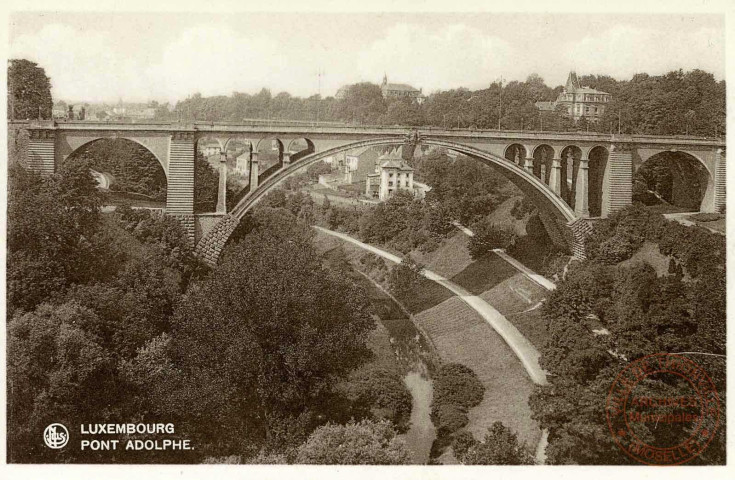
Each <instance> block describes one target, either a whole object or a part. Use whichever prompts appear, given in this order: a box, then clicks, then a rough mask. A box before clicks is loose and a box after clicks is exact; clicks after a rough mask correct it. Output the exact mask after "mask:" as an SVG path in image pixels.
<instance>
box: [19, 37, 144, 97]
mask: <svg viewBox="0 0 735 480" xmlns="http://www.w3.org/2000/svg"><path fill="white" fill-rule="evenodd" d="M111 40H112V39H110V38H109V37H108V36H107V35H105V34H103V33H99V32H91V31H81V30H77V29H74V28H72V27H69V26H66V25H62V24H49V25H46V26H44V27H43V28H42V29H40V30H39V31H38V32H37V33H36V34H33V35H20V36H18V37H17V38H16V39H15V40H14V41H13V43H12V46H11V56H12V57H14V58H26V59H28V60H32V61H34V62H37V63H38V64H39V65H41V66H42V67H43V68H44V69H45V70H46V74H47V75H48V76H49V77H51V84H52V86H53V90H52V94H53V95H54V97H55V98H69V99H75V100H80V99H89V100H99V99H110V98H115V97H116V96H119V95H123V94H124V93H125V92H130V91H138V90H139V87H140V82H141V78H140V74H139V71H138V70H139V68H138V65H137V62H136V61H135V60H133V59H130V58H126V57H123V56H120V55H119V54H117V52H116V49H115V45H114V44H113V42H112V41H111Z"/></svg>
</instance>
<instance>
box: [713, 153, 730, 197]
mask: <svg viewBox="0 0 735 480" xmlns="http://www.w3.org/2000/svg"><path fill="white" fill-rule="evenodd" d="M725 158H726V155H725V149H724V148H718V149H717V155H716V157H715V178H714V180H715V201H714V210H715V212H722V209H724V208H725V205H726V204H727V196H726V191H725V184H726V183H727V174H726V162H725Z"/></svg>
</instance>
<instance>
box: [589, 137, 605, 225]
mask: <svg viewBox="0 0 735 480" xmlns="http://www.w3.org/2000/svg"><path fill="white" fill-rule="evenodd" d="M588 157H589V164H588V165H589V170H588V174H587V175H588V179H589V180H588V181H589V186H588V195H589V196H588V202H589V203H588V205H589V209H590V216H591V217H599V216H602V192H603V191H604V190H605V188H606V187H607V185H606V183H607V182H608V179H607V178H606V177H605V172H606V171H607V157H608V151H607V149H606V148H605V147H599V146H598V147H594V148H593V149H592V150H590V153H589V156H588Z"/></svg>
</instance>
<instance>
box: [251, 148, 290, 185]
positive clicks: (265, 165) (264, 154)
mask: <svg viewBox="0 0 735 480" xmlns="http://www.w3.org/2000/svg"><path fill="white" fill-rule="evenodd" d="M255 151H257V152H258V183H259V184H260V183H262V182H263V180H265V179H266V178H268V177H269V176H271V175H272V174H273V173H274V172H276V171H278V170H279V169H280V168H281V167H282V166H283V152H284V151H285V148H284V146H283V142H282V141H281V140H279V139H278V138H276V137H266V138H262V139H261V140H260V141H259V142H258V144H257V145H256V149H255Z"/></svg>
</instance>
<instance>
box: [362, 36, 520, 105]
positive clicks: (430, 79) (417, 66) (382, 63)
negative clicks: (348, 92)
mask: <svg viewBox="0 0 735 480" xmlns="http://www.w3.org/2000/svg"><path fill="white" fill-rule="evenodd" d="M514 56H515V52H514V49H513V48H512V47H511V46H510V44H509V43H508V42H506V41H504V40H502V39H500V38H497V37H493V36H491V35H488V34H486V33H484V32H482V31H481V30H479V29H477V28H472V27H468V26H465V25H447V26H444V27H441V28H438V29H431V30H430V29H429V28H427V27H424V26H419V25H410V24H399V25H396V26H394V27H392V28H390V29H389V30H388V31H387V32H386V34H385V36H384V37H383V38H380V39H378V40H376V41H374V42H373V43H372V44H371V45H370V46H369V47H368V48H367V49H366V50H365V51H363V52H362V53H361V54H360V55H359V57H358V58H359V62H358V65H357V67H358V71H359V72H360V74H361V76H362V77H364V78H372V79H376V78H382V74H383V72H386V73H387V74H388V77H389V80H390V81H394V82H407V83H412V84H414V86H415V87H417V88H418V87H423V88H424V91H425V92H430V91H432V90H437V89H447V88H457V87H460V86H464V87H468V88H480V87H486V86H488V85H489V84H490V83H492V82H493V81H495V80H496V79H497V78H498V77H499V76H500V75H501V73H502V74H504V75H505V76H506V77H508V76H515V75H516V74H518V75H523V74H524V73H527V72H518V70H519V68H518V67H516V66H514V65H513V58H514ZM374 81H375V80H374Z"/></svg>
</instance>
